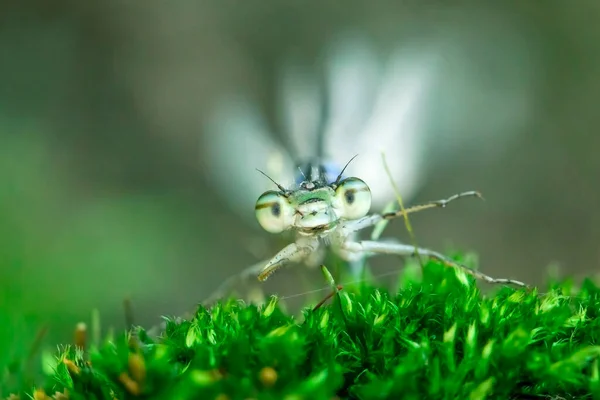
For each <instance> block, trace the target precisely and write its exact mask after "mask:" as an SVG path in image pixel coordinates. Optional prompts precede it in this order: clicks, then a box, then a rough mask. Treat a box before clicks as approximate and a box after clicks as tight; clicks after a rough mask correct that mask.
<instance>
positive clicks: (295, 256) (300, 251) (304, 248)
mask: <svg viewBox="0 0 600 400" xmlns="http://www.w3.org/2000/svg"><path fill="white" fill-rule="evenodd" d="M318 247H319V238H318V237H300V238H298V240H296V242H295V243H291V244H288V245H287V246H285V247H284V248H283V249H282V250H281V251H280V252H279V253H277V254H276V255H275V256H274V257H273V258H272V259H271V260H269V262H268V263H267V265H266V266H265V267H264V268H263V269H262V271H261V272H260V273H259V274H258V280H259V281H261V282H263V281H266V280H267V278H269V276H271V275H272V274H273V273H274V272H275V271H277V270H278V269H279V268H281V267H283V266H284V265H285V264H287V263H290V262H300V261H302V260H303V259H305V258H306V257H308V256H309V255H310V254H311V253H313V252H314V251H316V250H317V249H318Z"/></svg>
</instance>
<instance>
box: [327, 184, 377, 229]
mask: <svg viewBox="0 0 600 400" xmlns="http://www.w3.org/2000/svg"><path fill="white" fill-rule="evenodd" d="M335 196H336V198H337V203H338V205H339V206H338V208H339V210H340V211H341V217H342V218H346V219H357V218H361V217H364V216H365V215H367V213H368V212H369V210H370V209H371V189H369V186H368V185H367V184H366V183H365V182H364V181H362V180H360V179H358V178H346V179H344V180H342V181H341V182H340V183H339V184H338V187H337V188H336V190H335Z"/></svg>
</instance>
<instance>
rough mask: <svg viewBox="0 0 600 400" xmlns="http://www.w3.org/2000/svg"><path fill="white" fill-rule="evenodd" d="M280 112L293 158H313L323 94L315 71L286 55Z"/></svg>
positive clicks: (282, 76) (283, 67) (284, 133)
mask: <svg viewBox="0 0 600 400" xmlns="http://www.w3.org/2000/svg"><path fill="white" fill-rule="evenodd" d="M277 86H278V89H279V97H278V99H279V106H280V107H281V108H280V110H281V112H280V115H281V117H282V119H283V126H284V128H285V132H281V134H283V135H287V137H288V138H289V139H290V142H291V147H292V148H291V149H290V151H291V152H293V153H294V154H293V156H294V160H295V161H298V160H305V159H308V158H312V157H315V156H316V154H315V152H316V149H317V136H318V132H319V129H320V125H321V121H322V118H323V103H324V101H323V97H322V91H321V90H320V88H319V84H318V81H317V79H316V75H315V73H314V70H311V68H307V67H304V66H302V64H301V63H300V62H299V61H298V60H296V59H294V58H292V57H289V58H287V59H286V60H285V61H284V62H283V66H282V68H281V73H280V75H279V80H278V85H277Z"/></svg>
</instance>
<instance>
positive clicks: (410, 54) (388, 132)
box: [325, 37, 436, 209]
mask: <svg viewBox="0 0 600 400" xmlns="http://www.w3.org/2000/svg"><path fill="white" fill-rule="evenodd" d="M330 55H331V58H330V59H329V63H328V67H327V82H328V84H329V93H330V97H329V102H330V106H329V110H330V113H329V120H328V124H327V129H326V133H325V138H326V141H327V147H326V148H327V149H328V153H329V155H330V156H331V157H332V158H334V159H335V160H342V161H341V162H345V161H346V160H349V159H350V158H351V157H352V156H354V155H355V154H358V157H357V158H356V159H355V160H354V161H353V162H352V164H350V166H349V168H348V170H347V173H348V174H350V175H356V176H359V177H360V178H361V179H363V180H365V182H367V184H368V185H369V186H370V187H371V191H372V193H373V206H374V207H376V208H379V209H381V208H382V207H384V205H385V204H387V203H388V202H389V201H390V200H391V199H393V198H394V194H393V189H392V187H391V185H390V183H389V178H388V177H387V175H386V174H385V170H384V168H383V164H382V158H381V153H382V152H383V151H385V154H386V161H387V163H388V165H389V167H390V170H391V173H392V175H393V177H394V180H395V181H396V183H397V185H398V187H399V189H400V191H401V195H402V196H403V198H404V199H410V198H411V197H412V196H413V195H414V194H415V192H416V190H417V189H418V186H419V184H420V182H421V175H422V170H421V166H422V164H423V157H424V155H423V151H424V148H423V145H424V142H425V138H424V136H425V124H424V121H425V116H426V106H427V102H428V99H429V98H430V96H431V88H432V82H433V78H434V74H435V68H436V63H435V61H436V60H435V58H434V57H433V56H432V55H431V54H430V53H428V52H426V51H413V49H411V48H401V49H399V50H397V51H396V52H394V53H393V55H392V56H391V57H389V58H388V59H387V60H385V59H382V58H380V57H377V54H376V53H375V51H374V50H373V48H372V47H370V46H369V44H368V43H367V42H366V41H364V40H362V39H360V38H356V37H350V38H345V39H343V40H342V41H340V42H339V43H337V44H336V45H335V46H334V47H333V49H332V51H331V53H330Z"/></svg>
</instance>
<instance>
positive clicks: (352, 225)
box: [341, 191, 483, 235]
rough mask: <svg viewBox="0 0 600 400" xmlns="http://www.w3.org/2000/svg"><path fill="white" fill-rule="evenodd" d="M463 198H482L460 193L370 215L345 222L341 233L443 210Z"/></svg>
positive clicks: (477, 194)
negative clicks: (425, 212)
mask: <svg viewBox="0 0 600 400" xmlns="http://www.w3.org/2000/svg"><path fill="white" fill-rule="evenodd" d="M463 197H477V198H480V199H481V198H483V197H482V196H481V193H479V192H477V191H469V192H462V193H458V194H455V195H453V196H450V197H448V198H447V199H442V200H435V201H430V202H429V203H424V204H419V205H416V206H412V207H408V208H405V209H404V210H398V211H393V212H388V213H383V214H372V215H367V216H366V217H363V218H361V219H357V220H353V221H346V222H345V223H344V225H343V226H342V228H341V229H342V232H343V234H344V235H349V234H350V233H352V232H357V231H360V230H362V229H365V228H368V227H371V226H374V225H376V224H378V223H379V222H381V221H384V220H390V219H395V218H400V217H404V216H405V215H408V214H413V213H416V212H419V211H424V210H428V209H430V208H444V207H446V206H447V205H448V203H450V202H452V201H454V200H457V199H460V198H463Z"/></svg>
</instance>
